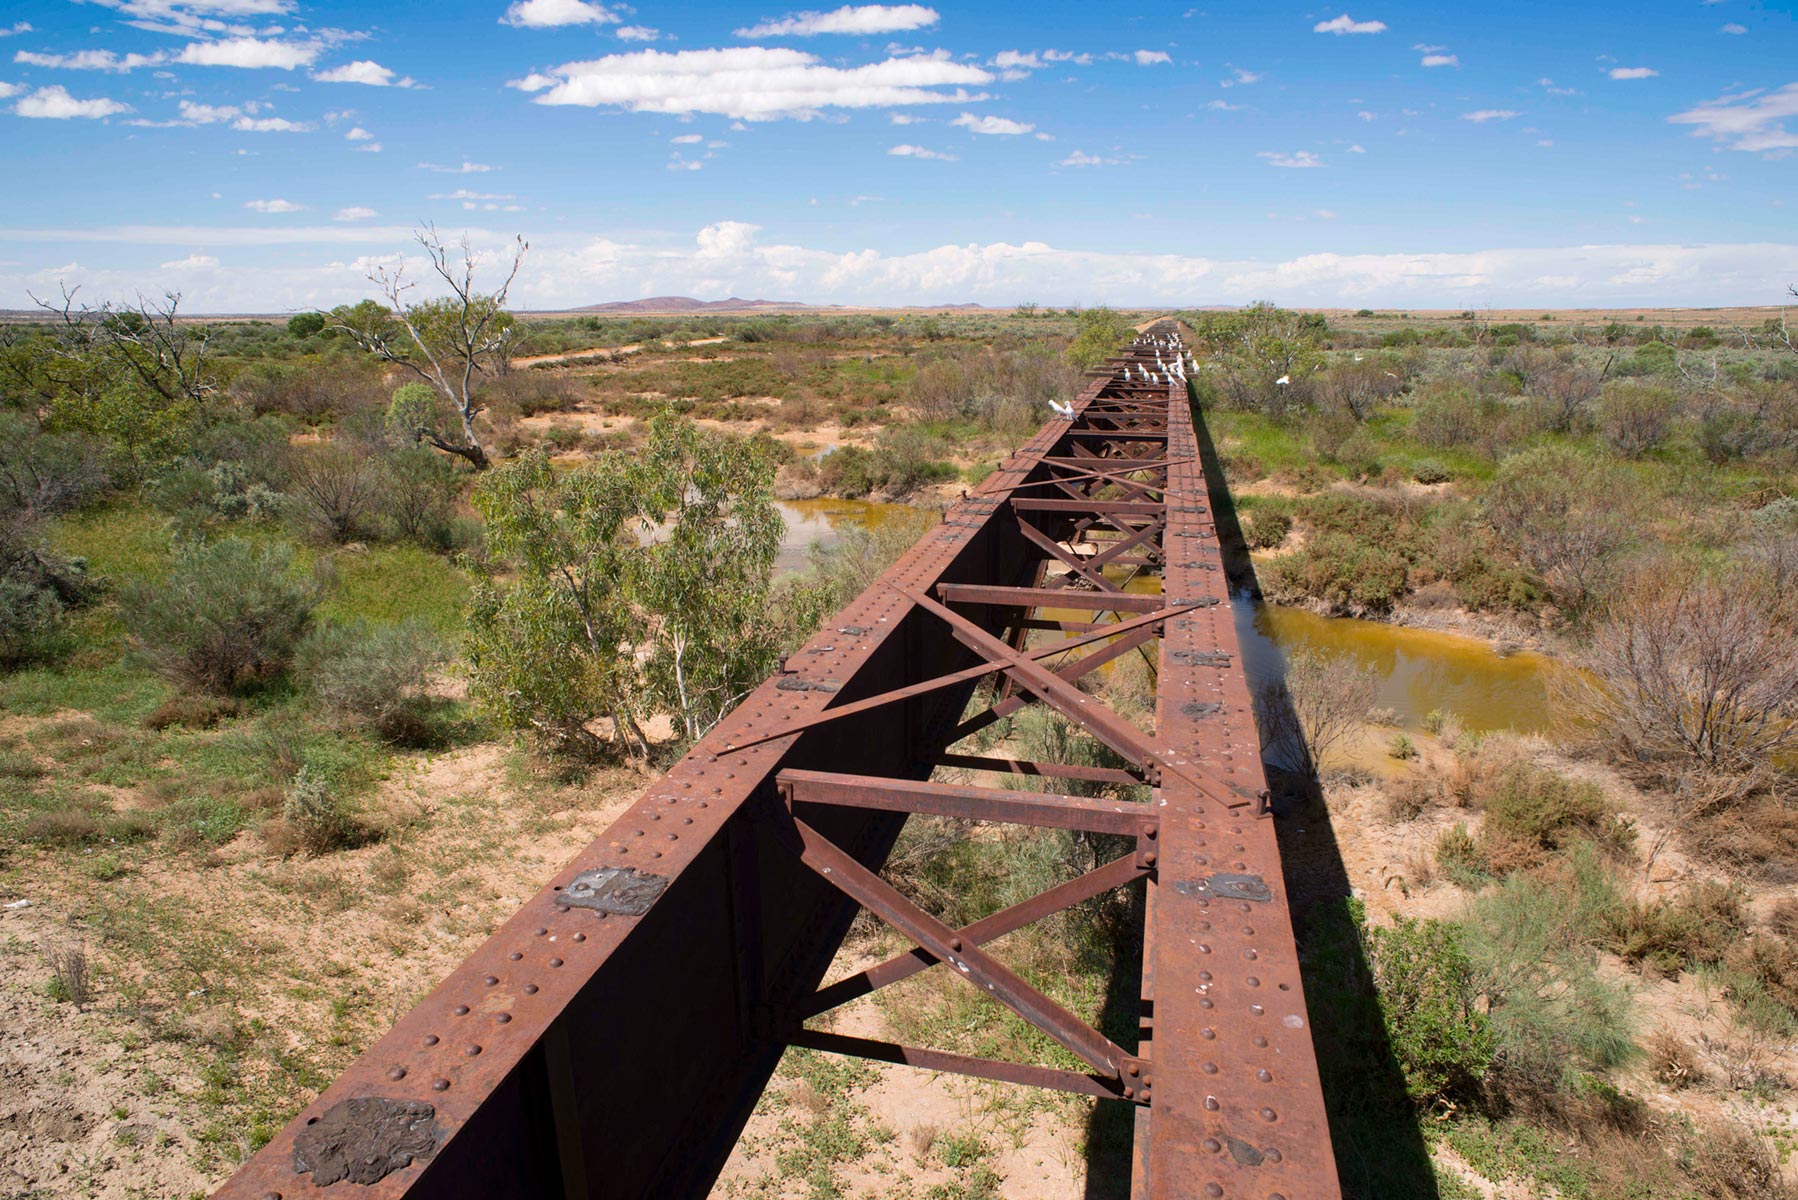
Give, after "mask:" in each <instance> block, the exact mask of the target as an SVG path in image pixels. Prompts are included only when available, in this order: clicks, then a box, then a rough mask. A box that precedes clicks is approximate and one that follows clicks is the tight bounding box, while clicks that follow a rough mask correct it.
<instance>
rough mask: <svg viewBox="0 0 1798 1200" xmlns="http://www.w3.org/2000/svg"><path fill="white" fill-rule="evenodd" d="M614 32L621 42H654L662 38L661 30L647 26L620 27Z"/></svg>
mask: <svg viewBox="0 0 1798 1200" xmlns="http://www.w3.org/2000/svg"><path fill="white" fill-rule="evenodd" d="M613 32H614V33H616V34H617V35H618V40H619V41H621V42H653V41H655V40H656V39H658V38H660V37H661V36H662V31H661V30H659V29H651V28H650V27H649V26H647V25H620V26H619V27H618V28H617V29H616V30H614V31H613Z"/></svg>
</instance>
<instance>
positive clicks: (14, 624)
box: [0, 574, 68, 670]
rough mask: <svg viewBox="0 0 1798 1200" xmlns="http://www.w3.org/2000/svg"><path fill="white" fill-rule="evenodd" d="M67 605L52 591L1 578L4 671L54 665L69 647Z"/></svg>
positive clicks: (0, 643)
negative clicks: (29, 666) (65, 618)
mask: <svg viewBox="0 0 1798 1200" xmlns="http://www.w3.org/2000/svg"><path fill="white" fill-rule="evenodd" d="M62 621H63V604H62V601H61V600H60V599H59V598H58V597H57V595H56V593H55V592H54V591H52V590H50V589H49V588H45V587H39V586H37V584H36V583H35V582H33V581H31V580H29V579H22V578H19V577H17V576H14V575H11V574H6V575H0V670H12V669H14V668H16V667H22V666H26V665H29V664H31V663H39V662H50V661H52V660H55V659H57V658H60V657H62V655H63V653H64V652H65V651H66V650H67V648H68V639H67V637H66V636H65V634H64V630H63V623H62Z"/></svg>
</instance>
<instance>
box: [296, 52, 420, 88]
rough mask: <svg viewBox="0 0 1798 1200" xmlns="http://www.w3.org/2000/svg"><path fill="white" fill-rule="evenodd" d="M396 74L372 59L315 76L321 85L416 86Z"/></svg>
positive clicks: (411, 80) (407, 78) (408, 78)
mask: <svg viewBox="0 0 1798 1200" xmlns="http://www.w3.org/2000/svg"><path fill="white" fill-rule="evenodd" d="M394 74H395V72H394V71H393V70H392V68H390V67H383V66H382V65H381V64H380V63H378V62H375V61H373V60H371V59H366V58H364V59H358V60H357V61H356V62H353V63H345V64H344V65H343V66H341V67H332V68H331V69H330V70H329V71H320V72H318V73H317V74H315V75H313V77H312V78H313V79H315V80H316V81H318V82H319V83H364V84H367V85H368V86H369V87H403V88H409V87H413V86H415V83H416V81H415V80H414V79H413V78H412V77H411V76H410V75H407V76H405V77H404V78H401V79H395V78H394Z"/></svg>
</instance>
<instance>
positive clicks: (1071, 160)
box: [1055, 150, 1126, 167]
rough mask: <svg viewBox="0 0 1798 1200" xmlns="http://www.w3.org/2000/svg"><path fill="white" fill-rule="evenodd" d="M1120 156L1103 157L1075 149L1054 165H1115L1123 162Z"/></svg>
mask: <svg viewBox="0 0 1798 1200" xmlns="http://www.w3.org/2000/svg"><path fill="white" fill-rule="evenodd" d="M1125 161H1126V160H1125V159H1122V158H1103V157H1100V156H1099V155H1096V154H1087V153H1086V152H1085V151H1082V150H1076V151H1074V152H1073V153H1072V154H1070V155H1068V156H1067V157H1066V158H1064V159H1062V160H1061V161H1060V162H1058V163H1056V164H1055V165H1056V166H1058V167H1116V166H1121V165H1123V163H1124V162H1125Z"/></svg>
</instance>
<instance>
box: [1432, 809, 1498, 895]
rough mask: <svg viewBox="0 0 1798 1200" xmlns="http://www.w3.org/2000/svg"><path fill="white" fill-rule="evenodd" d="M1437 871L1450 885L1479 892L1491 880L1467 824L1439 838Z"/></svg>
mask: <svg viewBox="0 0 1798 1200" xmlns="http://www.w3.org/2000/svg"><path fill="white" fill-rule="evenodd" d="M1436 869H1437V870H1438V871H1441V872H1442V875H1443V877H1444V878H1445V879H1447V880H1448V881H1449V882H1450V883H1453V884H1456V885H1458V886H1460V887H1464V888H1466V889H1467V890H1469V891H1478V890H1479V889H1480V888H1482V887H1484V886H1485V885H1486V883H1487V882H1488V880H1489V879H1490V878H1491V870H1490V868H1489V866H1488V864H1487V862H1486V856H1485V854H1483V853H1482V852H1481V851H1480V846H1479V843H1478V842H1476V841H1475V840H1474V837H1473V835H1472V834H1471V833H1469V832H1467V826H1466V825H1465V824H1456V825H1451V826H1449V827H1448V828H1447V829H1444V830H1443V831H1442V832H1441V833H1440V834H1438V835H1437V837H1436Z"/></svg>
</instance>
